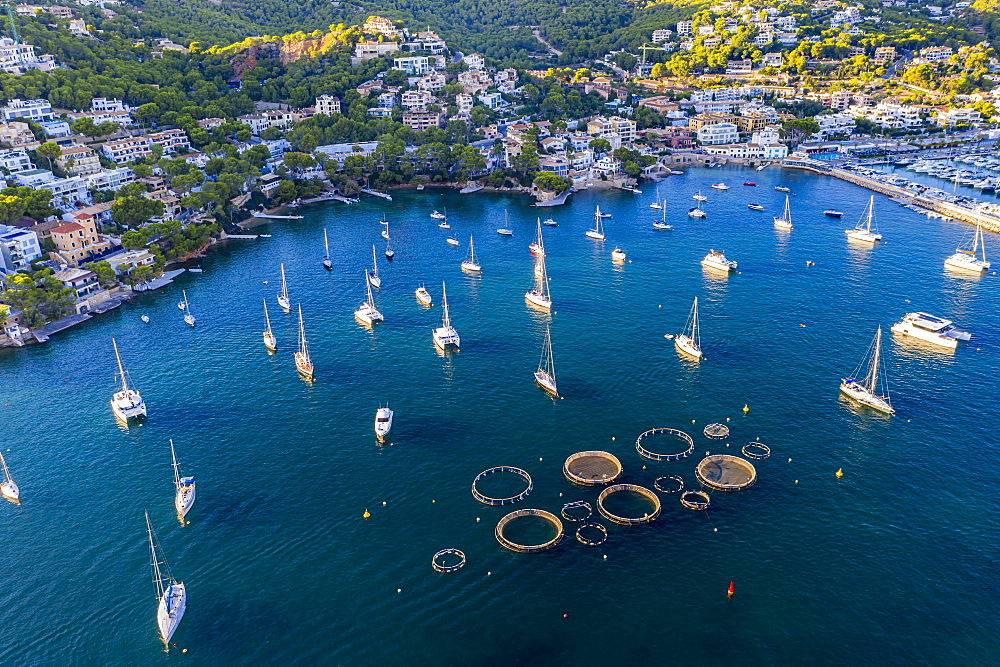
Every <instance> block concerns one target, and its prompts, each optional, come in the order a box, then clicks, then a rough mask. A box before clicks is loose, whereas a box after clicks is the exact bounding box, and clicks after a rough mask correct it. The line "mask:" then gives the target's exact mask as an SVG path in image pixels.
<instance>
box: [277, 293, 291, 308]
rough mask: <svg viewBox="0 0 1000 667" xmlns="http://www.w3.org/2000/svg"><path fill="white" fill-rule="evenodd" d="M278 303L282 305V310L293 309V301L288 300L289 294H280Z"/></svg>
mask: <svg viewBox="0 0 1000 667" xmlns="http://www.w3.org/2000/svg"><path fill="white" fill-rule="evenodd" d="M278 305H279V306H281V308H282V310H291V309H292V302H291V301H289V300H288V297H287V296H282V295H281V294H279V295H278Z"/></svg>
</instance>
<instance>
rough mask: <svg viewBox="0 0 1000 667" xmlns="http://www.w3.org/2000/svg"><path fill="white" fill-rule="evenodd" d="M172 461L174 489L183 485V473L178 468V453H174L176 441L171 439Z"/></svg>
mask: <svg viewBox="0 0 1000 667" xmlns="http://www.w3.org/2000/svg"><path fill="white" fill-rule="evenodd" d="M170 460H171V461H173V465H174V487H175V488H176V487H179V486H180V485H181V473H180V469H179V468H178V466H177V453H176V452H175V451H174V439H173V438H171V439H170Z"/></svg>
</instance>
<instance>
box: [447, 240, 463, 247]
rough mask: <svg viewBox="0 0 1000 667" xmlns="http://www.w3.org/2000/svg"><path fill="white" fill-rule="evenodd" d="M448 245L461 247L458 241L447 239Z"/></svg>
mask: <svg viewBox="0 0 1000 667" xmlns="http://www.w3.org/2000/svg"><path fill="white" fill-rule="evenodd" d="M447 243H448V245H450V246H455V247H456V248H457V247H458V246H459V245H460V244H459V242H458V239H447Z"/></svg>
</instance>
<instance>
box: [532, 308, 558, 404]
mask: <svg viewBox="0 0 1000 667" xmlns="http://www.w3.org/2000/svg"><path fill="white" fill-rule="evenodd" d="M535 382H536V383H537V384H538V386H539V387H541V388H542V389H544V390H545V391H546V393H549V394H551V395H552V396H555V397H556V398H558V397H559V389H558V388H557V387H556V360H555V358H554V357H553V356H552V332H551V331H550V330H549V326H548V325H546V326H545V344H544V345H543V346H542V356H541V357H540V358H539V359H538V370H536V371H535Z"/></svg>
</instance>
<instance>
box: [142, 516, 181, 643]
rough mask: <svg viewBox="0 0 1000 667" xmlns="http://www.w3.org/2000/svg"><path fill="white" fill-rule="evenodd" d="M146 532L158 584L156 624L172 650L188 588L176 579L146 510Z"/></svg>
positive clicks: (154, 581)
mask: <svg viewBox="0 0 1000 667" xmlns="http://www.w3.org/2000/svg"><path fill="white" fill-rule="evenodd" d="M146 532H147V533H148V534H149V555H150V562H151V567H152V570H153V583H155V584H156V599H157V605H156V625H157V627H158V628H159V629H160V639H161V640H163V644H164V645H165V646H166V647H167V650H170V638H171V637H173V636H174V632H175V631H176V630H177V626H178V625H180V623H181V619H182V618H183V617H184V610H185V609H187V589H185V588H184V582H179V581H177V580H176V579H174V575H173V574H171V572H170V566H169V565H167V559H166V558H164V556H163V549H162V548H161V547H160V543H159V540H157V538H156V533H155V532H153V524H152V523H150V521H149V512H146Z"/></svg>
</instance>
